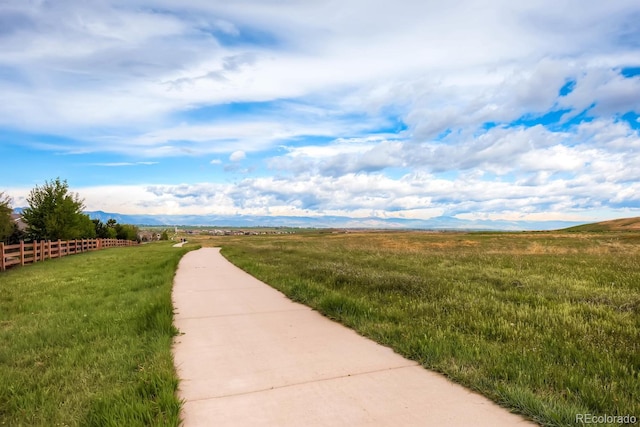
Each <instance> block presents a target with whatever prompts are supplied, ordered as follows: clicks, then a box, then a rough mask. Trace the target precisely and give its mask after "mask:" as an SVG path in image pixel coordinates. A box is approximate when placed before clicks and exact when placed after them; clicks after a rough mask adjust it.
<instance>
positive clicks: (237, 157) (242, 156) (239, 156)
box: [229, 150, 247, 162]
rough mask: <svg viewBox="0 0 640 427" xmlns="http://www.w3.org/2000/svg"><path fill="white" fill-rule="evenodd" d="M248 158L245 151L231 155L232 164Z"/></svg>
mask: <svg viewBox="0 0 640 427" xmlns="http://www.w3.org/2000/svg"><path fill="white" fill-rule="evenodd" d="M246 157H247V155H246V154H245V152H244V151H242V150H238V151H234V152H233V153H231V155H230V156H229V160H231V161H232V162H239V161H240V160H244V159H245V158H246Z"/></svg>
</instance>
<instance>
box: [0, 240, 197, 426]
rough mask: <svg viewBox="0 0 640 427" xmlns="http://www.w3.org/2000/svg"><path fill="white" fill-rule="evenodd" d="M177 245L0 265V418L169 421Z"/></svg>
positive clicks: (44, 422)
mask: <svg viewBox="0 0 640 427" xmlns="http://www.w3.org/2000/svg"><path fill="white" fill-rule="evenodd" d="M186 252H187V249H178V248H172V247H171V245H170V244H166V243H162V244H160V243H159V244H150V245H143V246H139V247H130V248H113V249H107V250H103V251H98V252H91V253H85V254H79V255H73V256H69V257H65V258H62V259H56V260H50V261H46V262H42V263H37V264H34V265H30V266H27V267H23V268H14V269H11V270H9V271H7V272H4V273H0V343H1V344H0V425H7V426H150V425H153V426H163V425H166V426H175V425H177V424H178V416H179V408H180V402H179V401H178V399H177V397H176V395H175V390H176V387H177V377H176V374H175V370H174V367H173V359H172V355H171V343H172V337H173V336H174V335H175V332H176V330H175V328H174V327H173V324H172V320H173V308H172V304H171V286H172V282H173V275H174V272H175V269H176V266H177V263H178V261H179V260H180V258H181V256H182V255H183V254H184V253H186Z"/></svg>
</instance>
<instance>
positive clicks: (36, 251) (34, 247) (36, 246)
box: [31, 240, 38, 264]
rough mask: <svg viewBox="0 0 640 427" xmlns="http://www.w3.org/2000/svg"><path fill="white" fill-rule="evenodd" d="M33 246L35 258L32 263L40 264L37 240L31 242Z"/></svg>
mask: <svg viewBox="0 0 640 427" xmlns="http://www.w3.org/2000/svg"><path fill="white" fill-rule="evenodd" d="M31 245H32V246H33V258H32V259H31V262H32V263H34V264H35V263H36V262H38V242H36V241H35V240H33V241H31Z"/></svg>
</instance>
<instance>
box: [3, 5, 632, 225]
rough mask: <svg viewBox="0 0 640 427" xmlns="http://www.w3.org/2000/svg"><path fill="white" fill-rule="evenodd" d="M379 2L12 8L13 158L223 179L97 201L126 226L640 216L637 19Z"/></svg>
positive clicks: (9, 105)
mask: <svg viewBox="0 0 640 427" xmlns="http://www.w3.org/2000/svg"><path fill="white" fill-rule="evenodd" d="M374 3H375V4H372V3H371V1H365V0H353V1H349V2H342V3H340V4H338V3H335V2H309V1H297V0H296V1H288V2H279V1H258V0H246V1H242V2H227V3H224V4H223V3H219V2H206V1H200V0H189V1H184V2H180V4H176V2H172V1H168V0H154V1H150V0H130V1H126V2H125V1H123V0H111V1H104V2H99V3H96V4H92V5H91V6H88V5H86V4H85V3H82V2H79V1H77V0H60V1H56V2H24V1H18V0H9V1H8V2H5V4H3V10H2V12H0V49H1V50H2V52H3V55H2V56H1V57H0V92H1V93H2V94H3V102H2V104H0V129H1V130H2V133H3V134H5V135H7V137H6V138H3V139H2V141H0V142H2V143H4V144H6V145H7V146H8V145H11V144H18V143H16V142H14V140H16V136H17V138H18V139H19V140H20V141H21V142H20V143H19V144H20V145H22V146H26V147H29V148H31V149H32V150H34V151H38V152H47V153H56V155H64V156H63V157H64V158H65V159H67V158H75V157H82V156H85V155H86V156H88V155H89V154H92V153H95V154H98V155H102V154H105V153H106V154H108V155H110V156H114V159H115V160H113V159H111V158H110V159H109V160H104V161H102V160H99V161H96V160H92V161H88V160H86V158H85V157H82V160H78V161H77V162H78V163H80V162H83V164H87V163H94V164H100V165H101V166H111V167H114V170H115V169H118V168H115V166H135V165H144V164H149V165H150V164H155V163H157V162H159V161H160V159H161V158H174V159H178V158H179V159H181V160H182V159H185V158H189V159H195V160H193V161H194V164H195V162H196V161H197V160H198V159H212V158H213V160H202V163H204V164H205V165H206V164H207V162H208V164H211V165H217V164H222V163H223V161H222V160H221V159H228V161H229V163H228V164H226V165H225V166H224V168H213V167H207V168H206V169H207V172H206V173H211V175H203V177H202V181H206V180H209V181H210V182H209V183H200V184H194V183H193V182H194V180H192V179H191V180H190V182H191V183H185V184H182V185H177V184H175V183H174V184H170V183H168V182H169V181H166V180H165V181H163V180H162V179H163V178H154V179H155V180H156V184H153V185H152V184H150V183H149V182H151V181H149V182H146V183H144V184H145V185H142V184H140V185H139V186H137V187H135V191H132V192H123V193H118V190H115V189H114V190H113V192H111V191H112V190H111V189H112V188H115V187H110V186H105V187H104V188H105V189H106V191H109V192H110V193H109V194H113V196H114V200H121V201H120V202H118V203H120V204H119V205H115V206H113V208H114V209H116V208H117V209H119V210H121V211H126V210H130V211H131V210H145V211H148V212H158V213H161V212H164V213H166V212H209V211H212V212H213V211H215V212H218V211H219V212H226V213H230V212H240V213H248V212H252V213H258V212H261V213H265V212H266V213H273V212H288V213H290V214H293V213H299V214H302V213H306V214H309V213H312V214H320V213H325V214H331V213H349V212H350V213H352V214H353V215H360V216H367V215H369V214H371V213H372V212H374V213H375V214H376V215H380V216H385V215H387V216H398V217H401V216H402V215H406V216H416V215H436V214H438V215H439V214H450V215H475V216H476V217H478V216H483V215H484V217H486V218H493V217H494V215H496V214H497V213H500V214H501V215H504V216H505V217H513V216H514V215H515V216H517V214H518V212H520V213H522V214H523V215H528V216H527V217H528V218H537V217H538V215H543V214H544V213H545V212H547V213H549V212H552V213H554V215H556V217H560V216H562V215H567V217H571V216H572V215H574V214H575V215H579V214H580V212H584V211H586V210H589V209H591V210H594V209H606V208H607V207H611V208H612V209H614V208H615V209H621V208H624V207H625V206H627V205H625V203H628V206H636V204H637V197H636V196H635V194H638V192H637V190H638V188H637V182H639V181H640V172H638V171H640V163H639V162H640V160H639V156H638V155H637V153H638V150H640V137H639V133H638V125H637V123H638V121H637V120H638V119H637V114H638V113H639V111H638V99H640V76H638V75H633V73H631V74H629V73H627V74H626V75H625V73H623V72H622V70H623V69H625V68H626V67H633V66H635V67H637V66H638V59H637V58H638V52H639V51H638V45H637V40H638V37H640V32H639V31H638V30H637V25H636V22H637V21H638V19H640V7H639V6H638V4H637V1H634V0H620V1H616V2H613V3H611V2H609V3H606V2H603V3H591V4H589V5H588V6H585V7H575V4H574V2H572V1H570V0H554V1H551V0H536V1H534V2H529V3H527V4H518V5H516V6H514V4H513V2H509V1H506V0H492V1H490V2H488V3H485V4H483V5H482V7H479V6H478V5H477V2H474V1H471V0H456V1H454V2H450V3H446V4H445V3H442V2H440V3H434V2H431V1H418V0H402V1H400V2H399V3H398V2H374ZM569 9H570V10H572V13H570V14H567V13H565V12H564V11H565V10H569ZM629 113H633V114H635V115H633V114H631V115H630V116H625V115H628V114H629ZM625 117H627V118H625ZM628 117H631V119H629V118H628ZM13 153H14V152H11V153H10V155H14V154H13ZM3 155H4V153H3ZM7 155H9V154H7ZM118 156H120V157H118ZM247 156H250V158H251V159H252V163H253V162H254V159H255V164H254V165H251V166H248V167H246V166H245V165H244V164H243V163H244V162H242V160H244V159H246V158H247ZM60 158H62V157H60ZM130 159H142V161H139V162H132V161H131V160H130ZM162 162H163V163H164V160H163V161H162ZM149 169H152V168H149ZM212 170H213V171H219V172H220V173H221V174H222V173H223V172H224V171H226V172H233V173H238V174H241V175H242V179H241V180H240V181H238V182H235V183H233V184H230V183H228V182H226V181H225V178H220V175H215V174H214V172H210V171H212ZM162 182H165V184H162V185H161V184H158V183H162ZM87 189H88V191H89V192H91V194H93V191H94V190H95V189H93V187H87ZM95 191H98V190H95ZM119 194H127V195H129V197H130V201H129V204H128V205H127V203H126V202H125V201H124V199H121V197H122V196H121V195H119ZM134 195H135V196H134ZM94 201H95V204H96V205H98V204H99V203H105V202H104V197H102V198H99V197H97V196H96V197H95V198H94V196H89V200H88V203H92V204H93V203H94ZM114 203H115V202H114ZM127 208H128V209H127ZM460 217H462V216H460Z"/></svg>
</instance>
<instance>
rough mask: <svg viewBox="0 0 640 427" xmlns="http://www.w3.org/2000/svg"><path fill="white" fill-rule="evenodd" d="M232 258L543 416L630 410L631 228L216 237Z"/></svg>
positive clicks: (639, 309)
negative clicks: (592, 232) (595, 231)
mask: <svg viewBox="0 0 640 427" xmlns="http://www.w3.org/2000/svg"><path fill="white" fill-rule="evenodd" d="M202 243H203V244H208V245H220V246H222V247H223V251H222V252H223V254H224V255H225V256H226V257H228V258H229V259H230V260H231V261H233V262H234V263H235V264H237V265H238V266H240V267H241V268H243V269H245V270H246V271H248V272H250V273H251V274H253V275H255V276H256V277H258V278H260V279H262V280H264V281H265V282H267V283H269V284H270V285H272V286H274V287H275V288H277V289H280V290H282V291H283V292H284V293H285V294H287V295H288V296H290V297H291V298H292V299H294V300H297V301H300V302H303V303H305V304H307V305H309V306H311V307H314V308H315V309H317V310H319V311H320V312H322V313H324V314H325V315H327V316H329V317H331V318H333V319H336V320H338V321H340V322H342V323H344V324H346V325H347V326H349V327H352V328H354V329H355V330H357V331H358V332H359V333H361V334H363V335H365V336H368V337H371V338H373V339H374V340H376V341H378V342H380V343H382V344H384V345H387V346H390V347H392V348H394V349H395V350H396V351H397V352H399V353H401V354H403V355H405V356H407V357H409V358H411V359H414V360H417V361H419V362H420V363H421V364H422V365H423V366H425V367H427V368H430V369H433V370H436V371H439V372H442V373H444V374H445V375H447V376H448V377H450V378H452V379H454V380H455V381H457V382H459V383H462V384H464V385H466V386H467V387H469V388H471V389H474V390H477V391H479V392H481V393H482V394H484V395H486V396H488V397H489V398H491V399H493V400H494V401H496V402H498V403H500V404H501V405H504V406H506V407H508V408H510V409H512V410H513V411H516V412H518V413H521V414H524V415H526V416H527V417H529V418H530V419H532V420H534V421H536V422H538V423H540V424H542V425H549V426H568V425H574V423H575V419H576V414H581V413H590V414H608V415H634V416H636V417H639V418H640V377H639V373H640V338H639V337H640V233H628V232H627V233H620V234H616V233H599V234H597V235H590V234H575V233H513V234H509V233H504V234H500V233H486V234H482V233H470V234H449V233H436V234H428V233H418V232H414V233H409V232H407V233H400V232H396V233H391V232H385V233H355V234H300V235H295V236H279V237H273V236H256V237H250V236H244V237H238V238H236V237H221V238H213V239H210V240H208V241H205V240H203V242H202Z"/></svg>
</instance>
